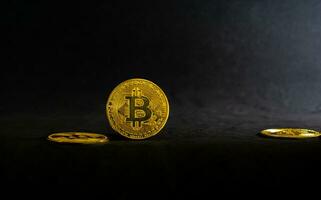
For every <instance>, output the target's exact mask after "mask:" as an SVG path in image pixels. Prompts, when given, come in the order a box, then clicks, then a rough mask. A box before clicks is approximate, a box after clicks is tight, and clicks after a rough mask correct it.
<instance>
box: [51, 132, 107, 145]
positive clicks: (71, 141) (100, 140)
mask: <svg viewBox="0 0 321 200" xmlns="http://www.w3.org/2000/svg"><path fill="white" fill-rule="evenodd" d="M75 133H78V134H94V135H100V136H103V137H104V138H103V139H99V140H96V141H90V140H87V142H79V140H78V142H77V140H70V141H57V140H55V139H54V138H52V136H53V135H57V134H75ZM47 139H48V140H49V141H53V142H57V143H69V144H103V143H107V142H109V139H108V137H107V136H106V135H103V134H99V133H89V132H58V133H52V134H50V135H48V137H47Z"/></svg>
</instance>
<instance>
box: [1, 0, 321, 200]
mask: <svg viewBox="0 0 321 200" xmlns="http://www.w3.org/2000/svg"><path fill="white" fill-rule="evenodd" d="M5 8H6V9H5V12H3V17H2V18H1V21H2V22H3V23H2V24H3V26H4V28H5V30H6V31H5V33H6V34H7V37H6V38H4V39H5V42H4V45H3V46H2V48H4V49H5V52H6V53H5V54H3V57H4V59H3V61H4V65H3V69H2V71H1V74H0V79H1V84H0V86H1V91H2V92H1V100H2V102H1V104H0V114H1V116H0V119H1V121H0V127H1V132H0V134H1V141H2V143H1V148H0V149H1V169H2V172H3V176H2V177H1V178H2V179H1V180H2V181H3V182H5V183H7V185H8V186H17V185H18V186H21V188H23V187H28V186H31V187H33V188H41V186H43V188H47V189H48V188H50V187H51V186H55V187H56V188H60V189H61V190H62V191H64V192H68V191H69V190H68V189H66V188H68V187H69V188H78V189H79V188H80V189H81V191H83V192H84V193H85V192H88V193H91V191H92V190H88V188H89V187H95V186H98V187H99V191H104V192H106V193H108V194H115V195H117V196H118V197H119V198H123V199H126V198H130V197H132V196H133V195H134V194H136V196H139V195H142V194H141V192H137V191H152V192H154V193H155V194H156V193H157V196H158V197H174V196H175V195H178V196H189V195H190V194H195V195H196V196H200V195H202V194H204V195H205V194H213V193H214V194H216V193H217V192H223V193H225V194H230V193H231V192H230V191H234V192H240V191H244V192H249V191H250V193H253V191H265V193H263V194H266V193H267V192H266V191H269V192H271V191H279V190H281V188H287V189H291V190H293V188H292V186H293V185H294V186H295V187H299V188H301V187H302V188H304V189H307V190H308V191H311V190H313V189H316V188H317V187H318V184H314V182H315V181H317V180H319V178H320V177H319V173H318V171H319V168H320V167H321V163H320V156H319V153H320V151H321V147H320V143H321V141H320V139H319V138H316V139H308V140H284V139H283V140H278V139H269V138H262V137H260V136H258V135H257V134H258V133H259V131H260V130H262V129H265V128H272V127H300V128H311V129H315V130H321V124H320V121H321V117H320V114H321V103H320V102H321V101H320V100H321V92H320V90H321V67H320V64H321V57H320V51H321V46H320V45H321V39H320V35H321V28H320V27H321V26H320V25H321V14H320V9H321V4H320V2H319V1H314V0H308V1H299V0H285V1H273V0H271V1H269V0H263V1H254V0H253V1H241V0H239V1H237V0H231V1H226V0H215V1H196V0H195V1H192V0H179V1H170V2H165V1H140V2H136V1H127V2H123V1H121V2H120V1H118V2H117V1H114V2H112V1H105V2H104V1H101V2H99V3H96V4H95V3H90V4H89V3H88V2H79V3H78V4H68V3H65V4H64V5H61V4H58V3H53V4H49V3H47V2H38V3H33V4H31V3H27V2H22V1H15V2H12V3H11V4H10V5H8V6H5ZM132 77H141V78H146V79H149V80H152V81H154V82H155V83H157V84H158V85H159V86H160V87H161V88H163V89H164V91H165V93H166V94H167V95H168V98H169V101H170V108H171V112H170V119H169V121H168V124H167V125H166V127H165V128H164V130H163V131H162V132H161V133H160V134H159V135H157V136H156V137H153V138H151V139H149V140H144V141H128V140H125V139H123V138H121V137H119V136H117V134H116V133H115V132H113V131H112V130H111V128H110V126H109V125H108V123H107V121H106V117H105V102H106V99H107V97H108V94H109V93H110V92H111V90H112V89H113V88H114V87H115V86H116V84H118V83H120V82H122V81H124V80H126V79H128V78H132ZM60 131H90V132H98V133H103V134H106V135H108V136H109V137H110V138H111V142H110V143H108V144H106V145H99V146H95V145H94V146H91V145H59V144H54V143H50V142H48V141H47V140H46V137H47V135H48V134H50V133H52V132H60ZM62 188H63V189H62ZM86 188H87V189H86ZM304 189H302V190H301V191H305V190H304ZM286 191H289V190H286ZM296 191H297V192H298V190H296Z"/></svg>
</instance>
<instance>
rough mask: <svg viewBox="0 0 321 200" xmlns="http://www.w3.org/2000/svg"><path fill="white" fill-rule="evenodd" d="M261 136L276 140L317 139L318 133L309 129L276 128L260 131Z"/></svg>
mask: <svg viewBox="0 0 321 200" xmlns="http://www.w3.org/2000/svg"><path fill="white" fill-rule="evenodd" d="M261 134H262V135H265V136H268V137H277V138H298V139H300V138H313V137H319V136H320V135H321V134H320V132H317V131H314V130H309V129H299V128H276V129H266V130H263V131H261Z"/></svg>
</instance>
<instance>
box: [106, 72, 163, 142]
mask: <svg viewBox="0 0 321 200" xmlns="http://www.w3.org/2000/svg"><path fill="white" fill-rule="evenodd" d="M106 113H107V117H108V120H109V123H110V125H111V127H112V128H113V129H114V130H115V131H117V132H118V133H120V134H121V135H123V136H125V137H127V138H130V139H145V138H149V137H151V136H154V135H156V134H157V133H158V132H159V131H160V130H161V129H162V128H163V127H164V126H165V124H166V121H167V119H168V115H169V104H168V100H167V97H166V95H165V93H164V92H163V91H162V89H161V88H159V87H158V86H157V85H156V84H155V83H153V82H151V81H148V80H145V79H138V78H135V79H129V80H127V81H124V82H122V83H120V84H119V85H118V86H116V88H115V89H114V90H113V91H112V92H111V94H110V96H109V98H108V101H107V104H106Z"/></svg>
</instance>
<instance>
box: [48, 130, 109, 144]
mask: <svg viewBox="0 0 321 200" xmlns="http://www.w3.org/2000/svg"><path fill="white" fill-rule="evenodd" d="M48 140H50V141H54V142H59V143H79V144H101V143H106V142H108V141H109V140H108V138H107V137H106V136H105V135H101V134H96V133H82V132H66V133H54V134H51V135H49V136H48Z"/></svg>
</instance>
